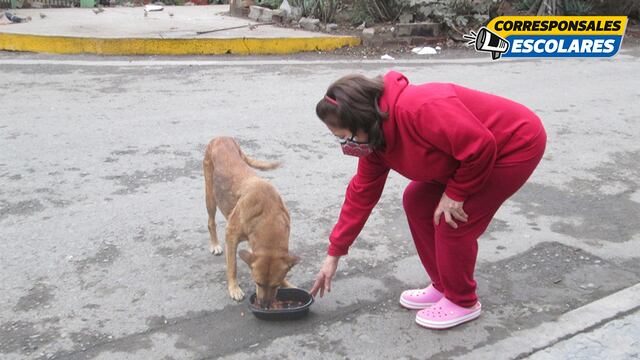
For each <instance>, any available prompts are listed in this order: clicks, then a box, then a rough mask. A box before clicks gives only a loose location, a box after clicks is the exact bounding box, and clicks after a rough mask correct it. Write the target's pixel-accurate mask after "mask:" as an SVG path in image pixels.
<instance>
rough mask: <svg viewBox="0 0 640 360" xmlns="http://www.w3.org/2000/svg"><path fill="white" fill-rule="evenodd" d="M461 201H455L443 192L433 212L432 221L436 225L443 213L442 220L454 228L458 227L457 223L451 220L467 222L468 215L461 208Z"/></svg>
mask: <svg viewBox="0 0 640 360" xmlns="http://www.w3.org/2000/svg"><path fill="white" fill-rule="evenodd" d="M463 204H464V202H463V201H455V200H453V199H451V198H450V197H448V196H447V194H445V193H443V194H442V198H440V203H439V204H438V207H437V208H436V211H435V212H434V213H433V222H434V224H436V225H438V224H439V223H440V217H441V216H442V214H444V220H445V221H446V222H447V224H449V226H451V227H452V228H454V229H457V228H458V224H457V223H456V222H455V221H454V220H453V219H454V218H455V219H456V220H458V221H462V222H467V220H469V216H468V215H467V213H465V212H464V210H463V209H462V205H463Z"/></svg>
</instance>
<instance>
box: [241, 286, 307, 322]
mask: <svg viewBox="0 0 640 360" xmlns="http://www.w3.org/2000/svg"><path fill="white" fill-rule="evenodd" d="M312 303H313V296H311V294H309V293H308V292H307V291H305V290H302V289H296V288H288V289H278V293H277V294H276V300H275V301H274V302H273V303H272V304H271V307H270V308H269V309H262V308H261V307H260V306H259V305H258V304H257V303H256V294H255V293H254V294H253V295H251V297H250V298H249V310H251V312H252V313H253V315H255V316H256V317H257V318H260V319H265V320H292V319H299V318H301V317H304V316H305V315H307V314H308V313H309V307H311V304H312Z"/></svg>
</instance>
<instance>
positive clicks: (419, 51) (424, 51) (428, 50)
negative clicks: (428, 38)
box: [411, 46, 438, 55]
mask: <svg viewBox="0 0 640 360" xmlns="http://www.w3.org/2000/svg"><path fill="white" fill-rule="evenodd" d="M411 52H412V53H414V54H416V55H437V54H438V51H437V50H436V49H434V48H432V47H431V46H425V47H417V48H413V49H411Z"/></svg>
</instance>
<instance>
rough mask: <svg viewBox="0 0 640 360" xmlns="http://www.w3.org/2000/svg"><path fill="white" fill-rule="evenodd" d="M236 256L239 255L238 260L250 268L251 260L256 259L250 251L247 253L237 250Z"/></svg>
mask: <svg viewBox="0 0 640 360" xmlns="http://www.w3.org/2000/svg"><path fill="white" fill-rule="evenodd" d="M238 255H240V259H242V260H244V262H246V263H247V265H249V267H251V264H252V263H253V260H255V259H256V256H255V255H253V253H252V252H251V251H247V250H244V249H242V250H239V251H238Z"/></svg>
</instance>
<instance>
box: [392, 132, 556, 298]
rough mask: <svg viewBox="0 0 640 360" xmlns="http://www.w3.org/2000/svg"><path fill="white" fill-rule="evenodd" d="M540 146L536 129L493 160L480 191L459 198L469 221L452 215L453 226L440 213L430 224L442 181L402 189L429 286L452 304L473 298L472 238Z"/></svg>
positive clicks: (529, 169)
mask: <svg viewBox="0 0 640 360" xmlns="http://www.w3.org/2000/svg"><path fill="white" fill-rule="evenodd" d="M545 145H546V134H545V133H544V132H542V133H541V134H540V135H538V136H537V137H536V138H535V139H534V140H533V143H532V144H531V146H530V147H528V148H527V149H526V150H525V151H523V152H522V153H517V154H513V155H512V156H507V157H504V158H500V159H498V161H497V162H496V164H495V167H494V169H493V171H492V173H491V176H490V177H489V179H488V180H487V183H486V184H485V186H484V187H483V188H482V190H480V191H479V192H478V193H476V194H473V195H471V196H469V197H468V198H467V200H466V201H465V202H464V205H463V209H464V211H465V212H466V213H467V215H468V216H469V220H468V221H467V222H466V223H464V222H461V221H458V220H455V219H454V221H456V223H458V228H457V229H454V228H452V227H451V226H450V225H449V224H447V223H446V222H445V219H444V215H442V217H441V218H440V223H439V224H438V225H437V226H436V225H434V223H433V214H434V212H435V210H436V207H437V206H438V203H439V202H440V198H441V197H442V193H443V192H444V185H442V184H437V183H431V182H419V181H412V182H411V183H410V184H409V186H407V188H406V190H405V191H404V196H403V205H404V209H405V212H406V214H407V219H408V222H409V228H410V230H411V235H412V236H413V241H414V243H415V245H416V249H417V250H418V255H419V256H420V260H421V261H422V265H423V266H424V268H425V269H426V271H427V273H428V274H429V277H430V278H431V282H432V284H433V286H434V287H435V288H436V289H438V290H439V291H440V292H444V295H445V297H446V298H447V299H449V300H451V301H452V302H454V303H455V304H457V305H460V306H465V307H467V306H472V305H474V304H475V303H476V301H477V300H478V297H477V295H476V281H475V280H474V278H473V272H474V269H475V265H476V257H477V255H478V237H480V235H482V233H484V231H485V230H486V229H487V226H489V223H490V222H491V219H493V215H494V214H495V213H496V211H498V208H500V206H501V205H502V203H503V202H504V201H505V200H507V199H508V198H509V197H510V196H511V195H513V194H514V193H515V192H516V191H517V190H518V189H519V188H520V187H521V186H522V185H524V183H525V182H526V181H527V179H528V178H529V176H530V175H531V174H532V173H533V171H534V170H535V168H536V166H537V165H538V163H539V162H540V159H541V158H542V155H543V154H544V149H545ZM523 154H526V155H527V156H526V160H519V159H518V158H519V157H520V158H522V156H521V155H523Z"/></svg>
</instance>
